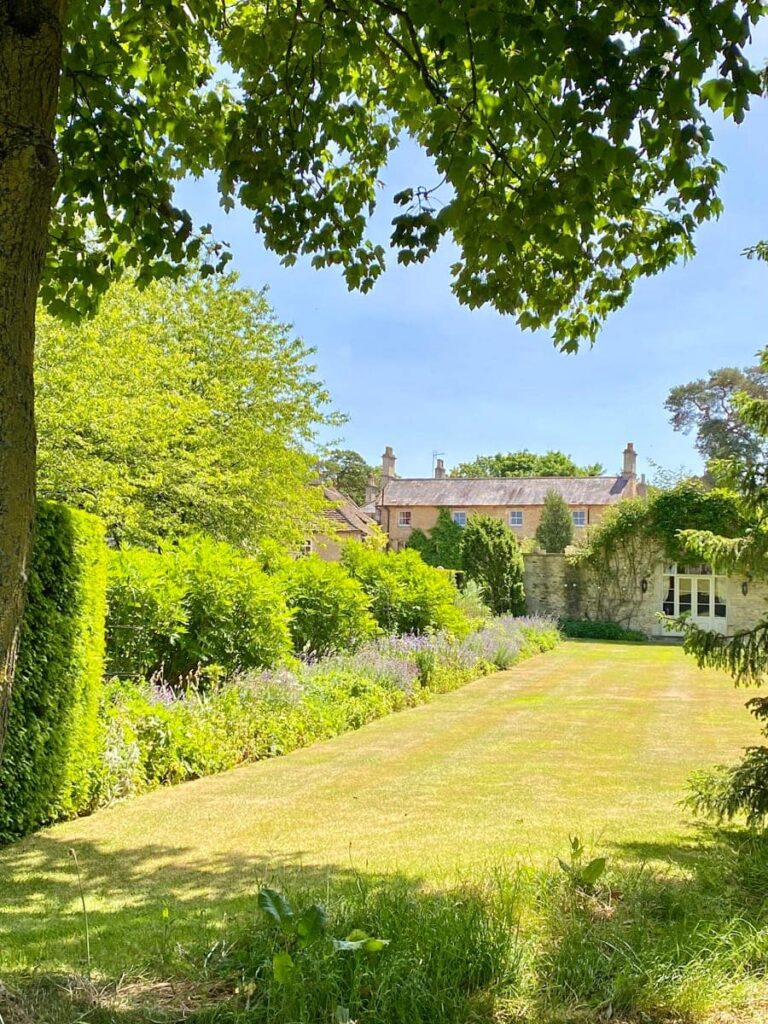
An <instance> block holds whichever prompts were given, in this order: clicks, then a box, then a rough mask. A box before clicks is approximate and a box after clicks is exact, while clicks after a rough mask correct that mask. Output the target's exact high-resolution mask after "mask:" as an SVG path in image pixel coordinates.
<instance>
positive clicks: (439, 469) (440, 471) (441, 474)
mask: <svg viewBox="0 0 768 1024" xmlns="http://www.w3.org/2000/svg"><path fill="white" fill-rule="evenodd" d="M435 480H445V463H444V462H443V460H442V459H438V460H437V462H435Z"/></svg>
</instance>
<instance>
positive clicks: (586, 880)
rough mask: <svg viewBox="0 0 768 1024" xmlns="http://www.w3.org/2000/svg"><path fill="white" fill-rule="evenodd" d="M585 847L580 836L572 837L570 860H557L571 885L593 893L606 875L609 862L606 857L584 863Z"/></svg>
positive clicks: (594, 858) (595, 858)
mask: <svg viewBox="0 0 768 1024" xmlns="http://www.w3.org/2000/svg"><path fill="white" fill-rule="evenodd" d="M584 854H585V849H584V846H583V844H582V842H581V840H580V839H579V837H578V836H571V840H570V851H569V860H568V861H564V860H561V858H560V857H558V858H557V863H558V864H559V865H560V870H561V871H563V872H564V873H565V875H566V876H567V878H568V880H569V882H570V883H571V885H573V886H574V887H575V888H577V889H582V890H583V891H585V892H592V891H593V890H594V887H595V885H596V884H597V882H599V881H600V879H601V878H602V877H603V875H604V874H605V870H606V867H607V861H606V859H605V857H593V858H592V860H589V861H587V863H586V864H585V863H584Z"/></svg>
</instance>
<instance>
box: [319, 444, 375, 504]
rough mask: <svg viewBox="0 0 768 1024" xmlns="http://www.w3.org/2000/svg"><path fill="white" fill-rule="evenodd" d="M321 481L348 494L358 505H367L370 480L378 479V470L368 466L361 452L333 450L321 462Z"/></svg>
mask: <svg viewBox="0 0 768 1024" xmlns="http://www.w3.org/2000/svg"><path fill="white" fill-rule="evenodd" d="M319 469H320V477H321V479H322V480H323V481H324V482H325V483H327V484H330V485H331V486H332V487H335V488H336V489H337V490H339V491H341V493H342V494H346V496H347V497H348V498H351V499H352V501H354V502H356V503H357V504H358V505H364V504H365V490H366V487H367V485H368V478H369V477H370V476H371V475H373V476H374V477H376V478H378V472H379V471H378V470H377V469H376V468H375V467H374V466H370V465H368V463H367V462H366V461H365V459H364V458H363V456H362V455H360V453H359V452H355V451H351V450H350V449H348V448H331V449H329V450H328V451H327V452H325V454H324V455H323V457H322V459H321V460H320V465H319Z"/></svg>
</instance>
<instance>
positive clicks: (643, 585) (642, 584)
mask: <svg viewBox="0 0 768 1024" xmlns="http://www.w3.org/2000/svg"><path fill="white" fill-rule="evenodd" d="M640 589H641V590H642V592H643V593H644V594H645V593H647V591H648V580H647V579H646V578H645V576H643V578H642V580H641V581H640Z"/></svg>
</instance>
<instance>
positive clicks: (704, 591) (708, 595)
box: [696, 579, 712, 619]
mask: <svg viewBox="0 0 768 1024" xmlns="http://www.w3.org/2000/svg"><path fill="white" fill-rule="evenodd" d="M711 608H712V580H711V579H697V580H696V616H697V617H698V618H700V619H708V618H709V616H710V615H711V614H712V611H711Z"/></svg>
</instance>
